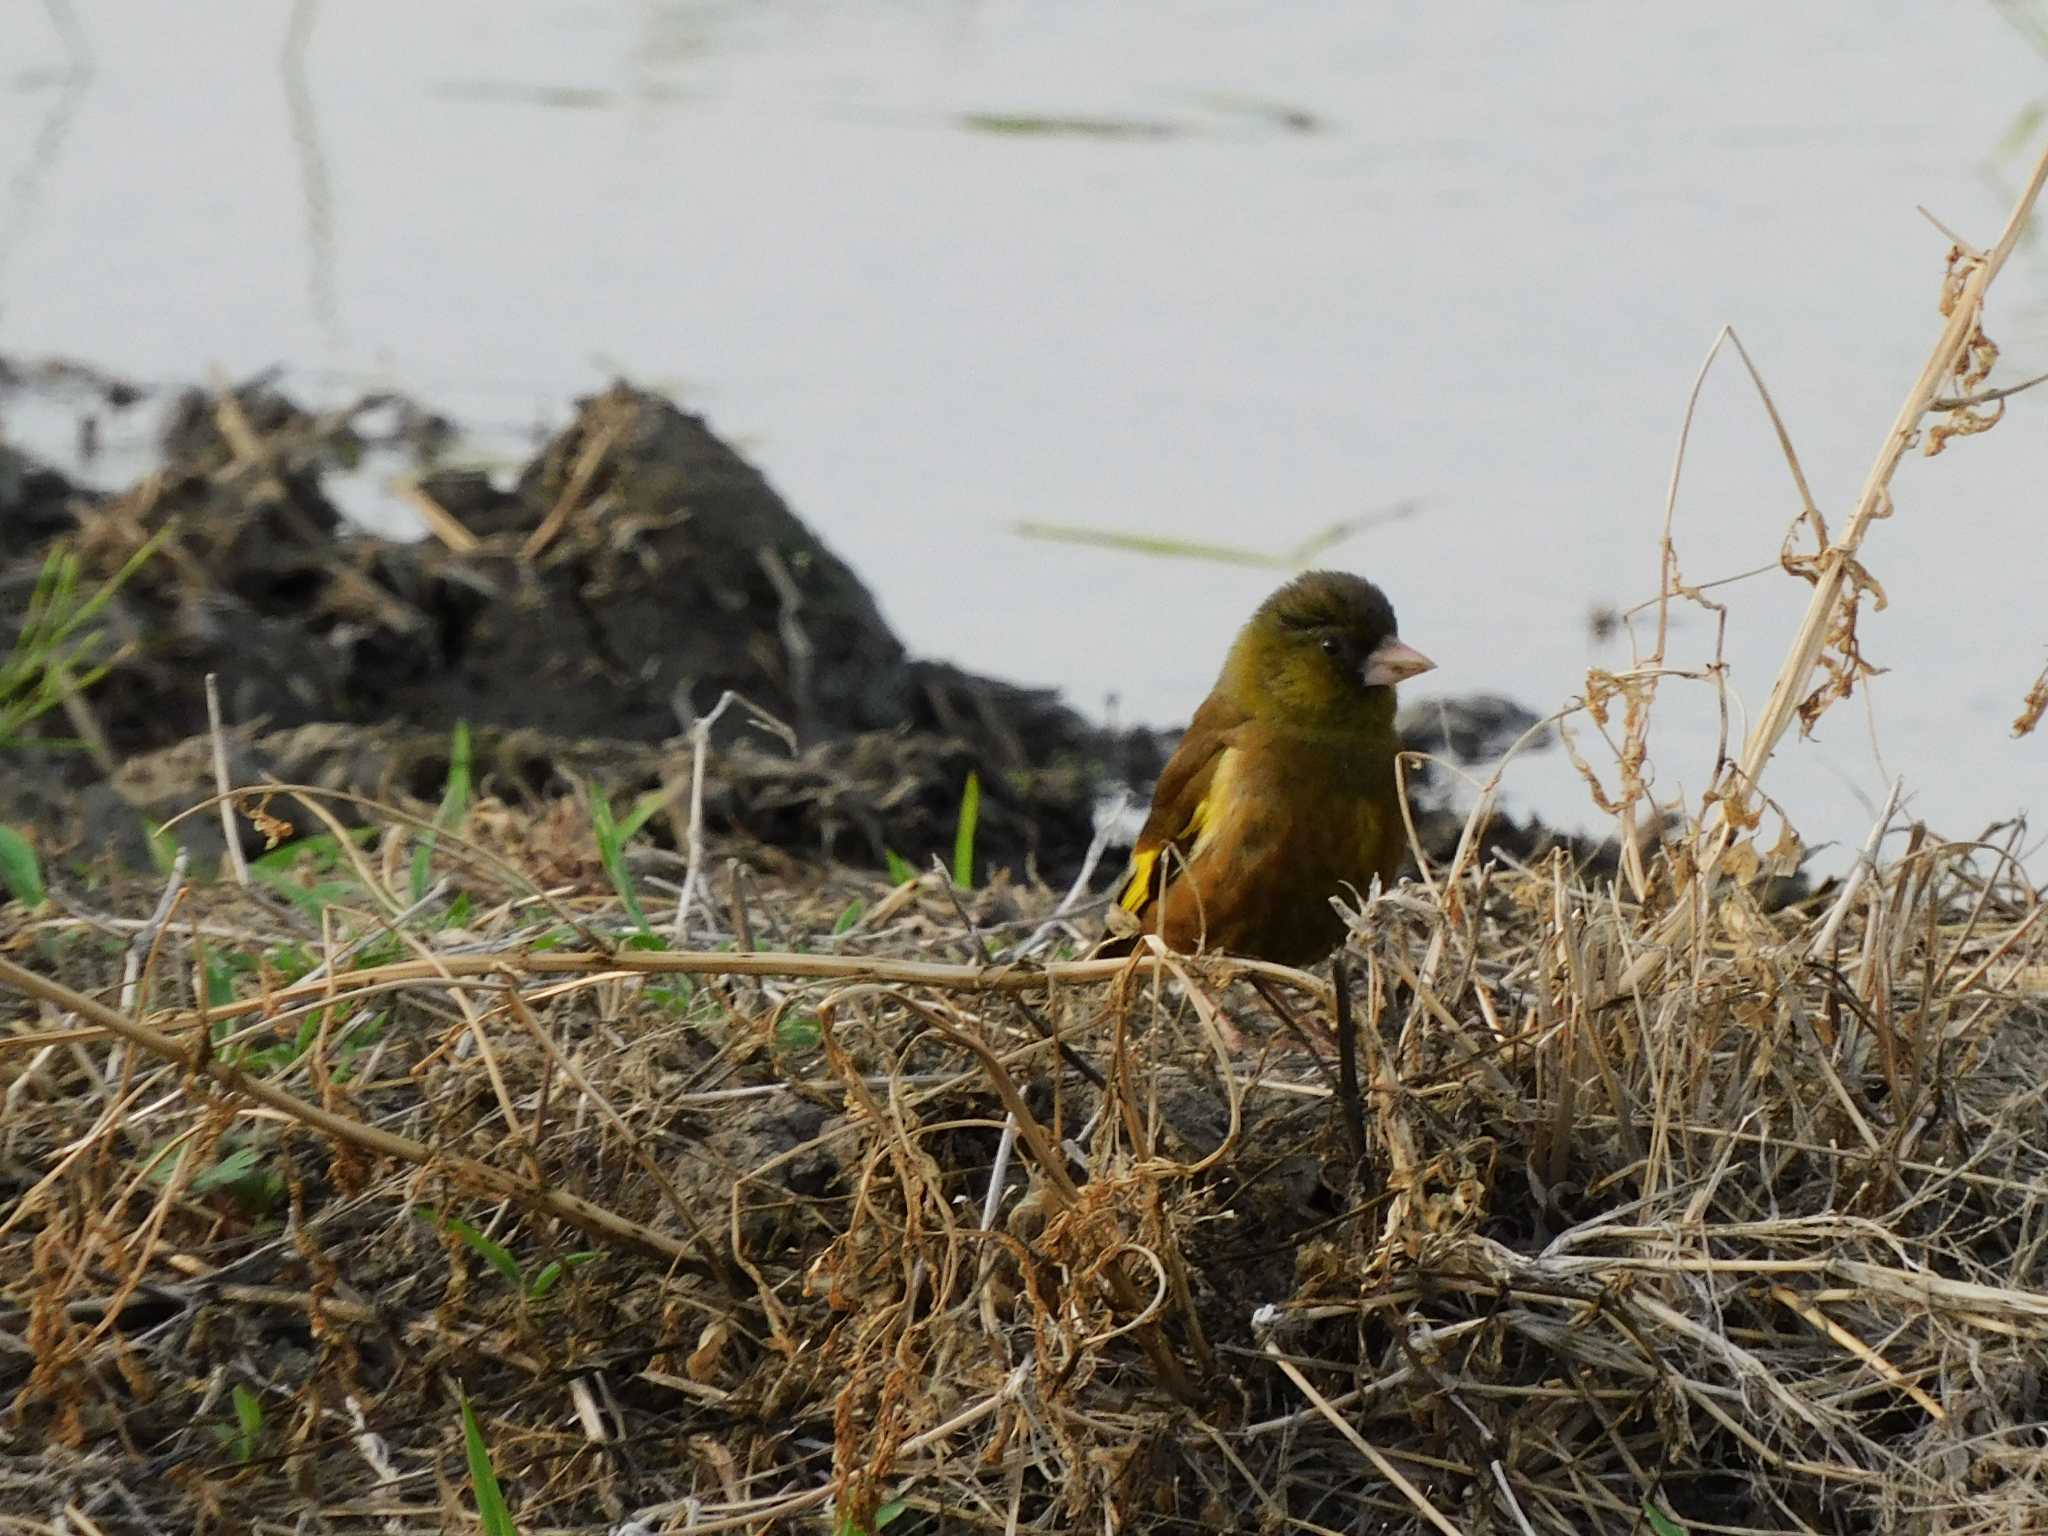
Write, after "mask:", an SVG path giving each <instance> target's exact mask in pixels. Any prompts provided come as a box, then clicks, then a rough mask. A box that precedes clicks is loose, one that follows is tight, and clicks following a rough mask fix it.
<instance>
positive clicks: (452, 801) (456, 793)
mask: <svg viewBox="0 0 2048 1536" xmlns="http://www.w3.org/2000/svg"><path fill="white" fill-rule="evenodd" d="M469 753H470V749H469V722H468V721H467V720H458V721H456V722H455V734H454V737H453V738H452V739H451V740H450V742H449V744H448V783H447V787H446V788H444V789H443V790H442V791H441V808H440V809H439V810H437V811H436V812H435V813H434V825H433V827H432V828H431V829H430V830H429V831H427V832H426V833H425V834H424V835H423V836H422V837H421V838H420V845H419V847H417V848H415V849H414V850H413V855H412V899H413V901H414V903H415V904H417V903H419V902H422V901H424V900H426V896H427V888H428V887H429V886H430V885H431V884H432V883H433V873H434V844H435V842H436V841H438V838H439V834H440V833H441V832H443V831H447V832H453V831H454V830H455V829H456V828H458V827H460V826H461V825H462V818H463V817H464V816H466V815H468V814H469V796H470V769H469V763H470V756H469Z"/></svg>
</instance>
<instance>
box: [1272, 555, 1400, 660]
mask: <svg viewBox="0 0 2048 1536" xmlns="http://www.w3.org/2000/svg"><path fill="white" fill-rule="evenodd" d="M1259 620H1264V621H1267V622H1269V623H1270V624H1272V625H1273V626H1274V627H1275V628H1276V629H1277V630H1278V631H1279V632H1280V633H1282V634H1289V635H1295V636H1300V637H1302V638H1304V639H1309V638H1313V639H1315V640H1320V641H1328V642H1335V644H1336V645H1338V646H1341V647H1342V648H1343V650H1344V651H1345V652H1346V653H1348V655H1350V656H1351V657H1354V658H1357V657H1363V656H1365V655H1367V654H1368V653H1370V652H1371V650H1372V649H1373V647H1374V646H1376V645H1378V644H1379V643H1380V642H1381V641H1383V640H1385V639H1387V638H1388V637H1389V636H1391V635H1393V634H1394V633H1395V630H1396V626H1395V623H1394V605H1393V604H1392V603H1390V602H1388V601H1387V594H1386V593H1384V592H1382V591H1381V590H1380V589H1379V588H1378V587H1376V586H1374V585H1373V584H1372V583H1371V582H1369V581H1367V580H1366V579H1365V578H1364V577H1363V576H1353V575H1352V574H1351V573H1350V572H1348V571H1305V572H1303V573H1302V574H1301V575H1299V576H1297V577H1295V578H1294V580H1292V581H1290V582H1288V583H1287V585H1286V586H1284V587H1282V588H1281V589H1280V590H1279V591H1277V592H1275V593H1274V594H1273V595H1272V596H1271V597H1269V598H1267V599H1266V601H1265V602H1264V603H1263V604H1261V605H1260V608H1259V612H1258V617H1257V619H1255V620H1254V622H1258V621H1259Z"/></svg>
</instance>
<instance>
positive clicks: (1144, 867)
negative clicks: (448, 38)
mask: <svg viewBox="0 0 2048 1536" xmlns="http://www.w3.org/2000/svg"><path fill="white" fill-rule="evenodd" d="M1158 863H1159V850H1158V849H1157V848H1147V849H1146V850H1145V851H1144V852H1143V853H1134V854H1132V855H1131V872H1130V874H1129V875H1128V876H1126V877H1125V879H1124V888H1123V893H1122V894H1121V895H1120V896H1118V897H1117V899H1116V904H1117V905H1118V906H1120V907H1122V908H1123V909H1124V910H1125V911H1126V912H1136V911H1137V910H1138V909H1139V908H1141V907H1143V906H1144V905H1145V903H1146V902H1148V901H1150V900H1151V899H1152V870H1153V868H1154V866H1156V865H1157V864H1158Z"/></svg>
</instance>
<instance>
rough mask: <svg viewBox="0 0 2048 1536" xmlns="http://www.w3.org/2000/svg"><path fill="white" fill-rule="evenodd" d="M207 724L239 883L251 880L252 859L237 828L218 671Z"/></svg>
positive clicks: (210, 689) (209, 678)
mask: <svg viewBox="0 0 2048 1536" xmlns="http://www.w3.org/2000/svg"><path fill="white" fill-rule="evenodd" d="M206 725H207V732H208V734H209V735H210V736H211V737H212V739H213V792H214V793H215V794H216V795H218V796H219V797H220V835H221V841H222V842H223V843H225V844H226V846H227V853H226V855H225V857H226V859H227V861H228V868H229V869H230V870H232V871H233V872H234V876H235V884H237V885H247V884H248V883H249V861H248V860H247V859H245V858H244V857H242V838H241V834H240V833H239V832H237V831H236V829H235V804H234V792H233V789H232V787H231V786H230V785H229V783H228V738H227V731H226V730H225V728H224V727H223V726H222V724H221V714H220V678H219V676H218V674H216V673H213V672H209V673H207V674H206Z"/></svg>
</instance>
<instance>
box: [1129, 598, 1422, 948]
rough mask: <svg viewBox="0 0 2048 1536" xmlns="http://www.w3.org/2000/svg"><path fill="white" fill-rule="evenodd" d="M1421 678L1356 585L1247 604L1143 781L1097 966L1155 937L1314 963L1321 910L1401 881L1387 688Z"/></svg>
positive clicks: (1324, 929) (1387, 609)
mask: <svg viewBox="0 0 2048 1536" xmlns="http://www.w3.org/2000/svg"><path fill="white" fill-rule="evenodd" d="M1434 665H1435V663H1434V662H1432V661H1430V660H1429V658H1428V657H1426V656H1424V655H1423V654H1422V653H1421V652H1420V651H1418V650H1416V649H1414V647H1412V646H1409V645H1407V644H1404V643H1403V642H1402V640H1401V638H1400V636H1399V635H1398V634H1397V633H1396V631H1395V624H1394V609H1393V605H1392V604H1391V603H1389V602H1388V601H1387V598H1386V594H1385V593H1383V592H1381V591H1380V589H1379V588H1378V587H1376V586H1374V585H1373V584H1372V583H1371V582H1369V581H1366V580H1364V579H1362V578H1360V577H1357V576H1352V575H1348V574H1345V573H1343V572H1340V571H1309V572H1307V573H1306V574H1304V575H1301V576H1298V577H1296V578H1295V579H1294V580H1292V581H1290V582H1288V583H1287V585H1285V586H1284V587H1282V588H1280V590H1279V591H1277V592H1275V593H1274V594H1273V595H1272V596H1271V597H1269V598H1267V599H1266V601H1265V602H1264V603H1262V604H1260V606H1259V610H1258V612H1257V613H1255V614H1253V615H1252V617H1251V621H1250V622H1249V623H1247V624H1246V625H1245V627H1244V628H1243V629H1242V630H1240V631H1239V632H1238V636H1237V639H1236V641H1235V642H1234V643H1233V644H1232V645H1231V647H1230V654H1229V656H1228V657H1227V658H1226V659H1225V661H1224V663H1223V672H1222V675H1221V676H1220V677H1218V678H1217V680H1216V686H1215V688H1214V689H1212V690H1211V691H1210V694H1209V697H1208V698H1206V699H1205V700H1203V701H1202V707H1201V708H1200V709H1198V710H1196V711H1195V716H1194V719H1193V720H1192V721H1191V722H1190V723H1189V725H1188V730H1187V734H1186V735H1185V736H1183V737H1182V738H1181V742H1180V746H1179V747H1178V748H1177V749H1176V750H1175V752H1174V754H1173V756H1172V757H1171V758H1170V759H1169V760H1168V762H1167V764H1166V769H1165V771H1164V772H1163V773H1162V774H1161V775H1160V776H1159V787H1158V788H1157V789H1156V790H1155V791H1154V792H1153V796H1152V812H1151V814H1150V815H1149V816H1147V817H1146V819H1145V826H1144V830H1142V831H1141V832H1140V833H1139V834H1138V840H1137V843H1136V845H1135V846H1134V847H1133V849H1132V851H1131V864H1130V869H1129V871H1128V872H1127V873H1126V874H1125V876H1124V878H1123V880H1122V881H1121V883H1120V884H1119V885H1118V887H1117V890H1116V895H1115V898H1114V899H1115V903H1116V906H1117V907H1118V908H1120V909H1121V911H1122V913H1123V914H1124V915H1123V916H1122V917H1121V918H1115V917H1113V922H1114V923H1116V924H1117V925H1118V926H1120V927H1121V928H1122V929H1124V930H1125V932H1124V933H1123V934H1122V935H1121V936H1120V937H1118V938H1114V939H1112V940H1111V941H1110V942H1109V944H1108V945H1106V946H1105V952H1106V953H1110V954H1116V953H1128V952H1129V951H1130V949H1131V948H1132V947H1133V946H1134V944H1135V943H1136V937H1135V935H1136V934H1143V933H1156V934H1158V935H1159V936H1160V938H1161V939H1162V940H1163V941H1164V942H1165V944H1166V945H1167V947H1168V948H1169V949H1174V950H1180V951H1191V950H1196V949H1212V950H1225V951H1227V952H1229V953H1231V954H1236V955H1244V956H1248V957H1250V958H1253V959H1258V960H1271V961H1274V962H1276V963H1278V964H1281V965H1295V966H1301V965H1312V964H1314V963H1315V962H1316V961H1318V960H1320V959H1322V958H1323V957H1324V956H1325V955H1327V954H1329V953H1330V951H1331V950H1332V949H1334V948H1335V947H1336V946H1337V944H1338V943H1339V941H1341V940H1342V939H1343V937H1344V923H1343V920H1342V919H1341V918H1340V917H1338V915H1337V913H1336V911H1335V910H1334V909H1333V908H1332V906H1331V905H1330V898H1331V897H1333V896H1337V895H1341V894H1343V893H1344V891H1345V889H1346V887H1350V888H1352V889H1354V890H1357V891H1360V892H1363V891H1364V890H1366V889H1367V888H1368V887H1369V886H1370V885H1371V884H1372V882H1373V880H1374V878H1375V877H1377V878H1378V879H1379V880H1380V881H1381V882H1382V883H1383V884H1387V883H1391V882H1392V880H1393V878H1394V875H1395V874H1396V872H1397V871H1398V870H1399V869H1400V867H1401V859H1402V855H1403V853H1404V851H1405V849H1406V846H1407V833H1406V828H1405V825H1404V818H1403V816H1402V814H1401V788H1400V783H1399V781H1398V779H1397V778H1396V776H1395V771H1394V759H1395V756H1396V754H1397V753H1399V751H1400V749H1401V744H1400V739H1399V737H1398V736H1397V734H1396V733H1395V730H1394V685H1395V684H1396V683H1398V682H1401V681H1402V680H1403V679H1406V678H1410V677H1414V676H1416V675H1417V674H1418V673H1422V672H1427V671H1429V670H1430V668H1431V667H1433V666H1434ZM1133 919H1134V920H1135V923H1136V927H1135V930H1133V928H1132V920H1133Z"/></svg>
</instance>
